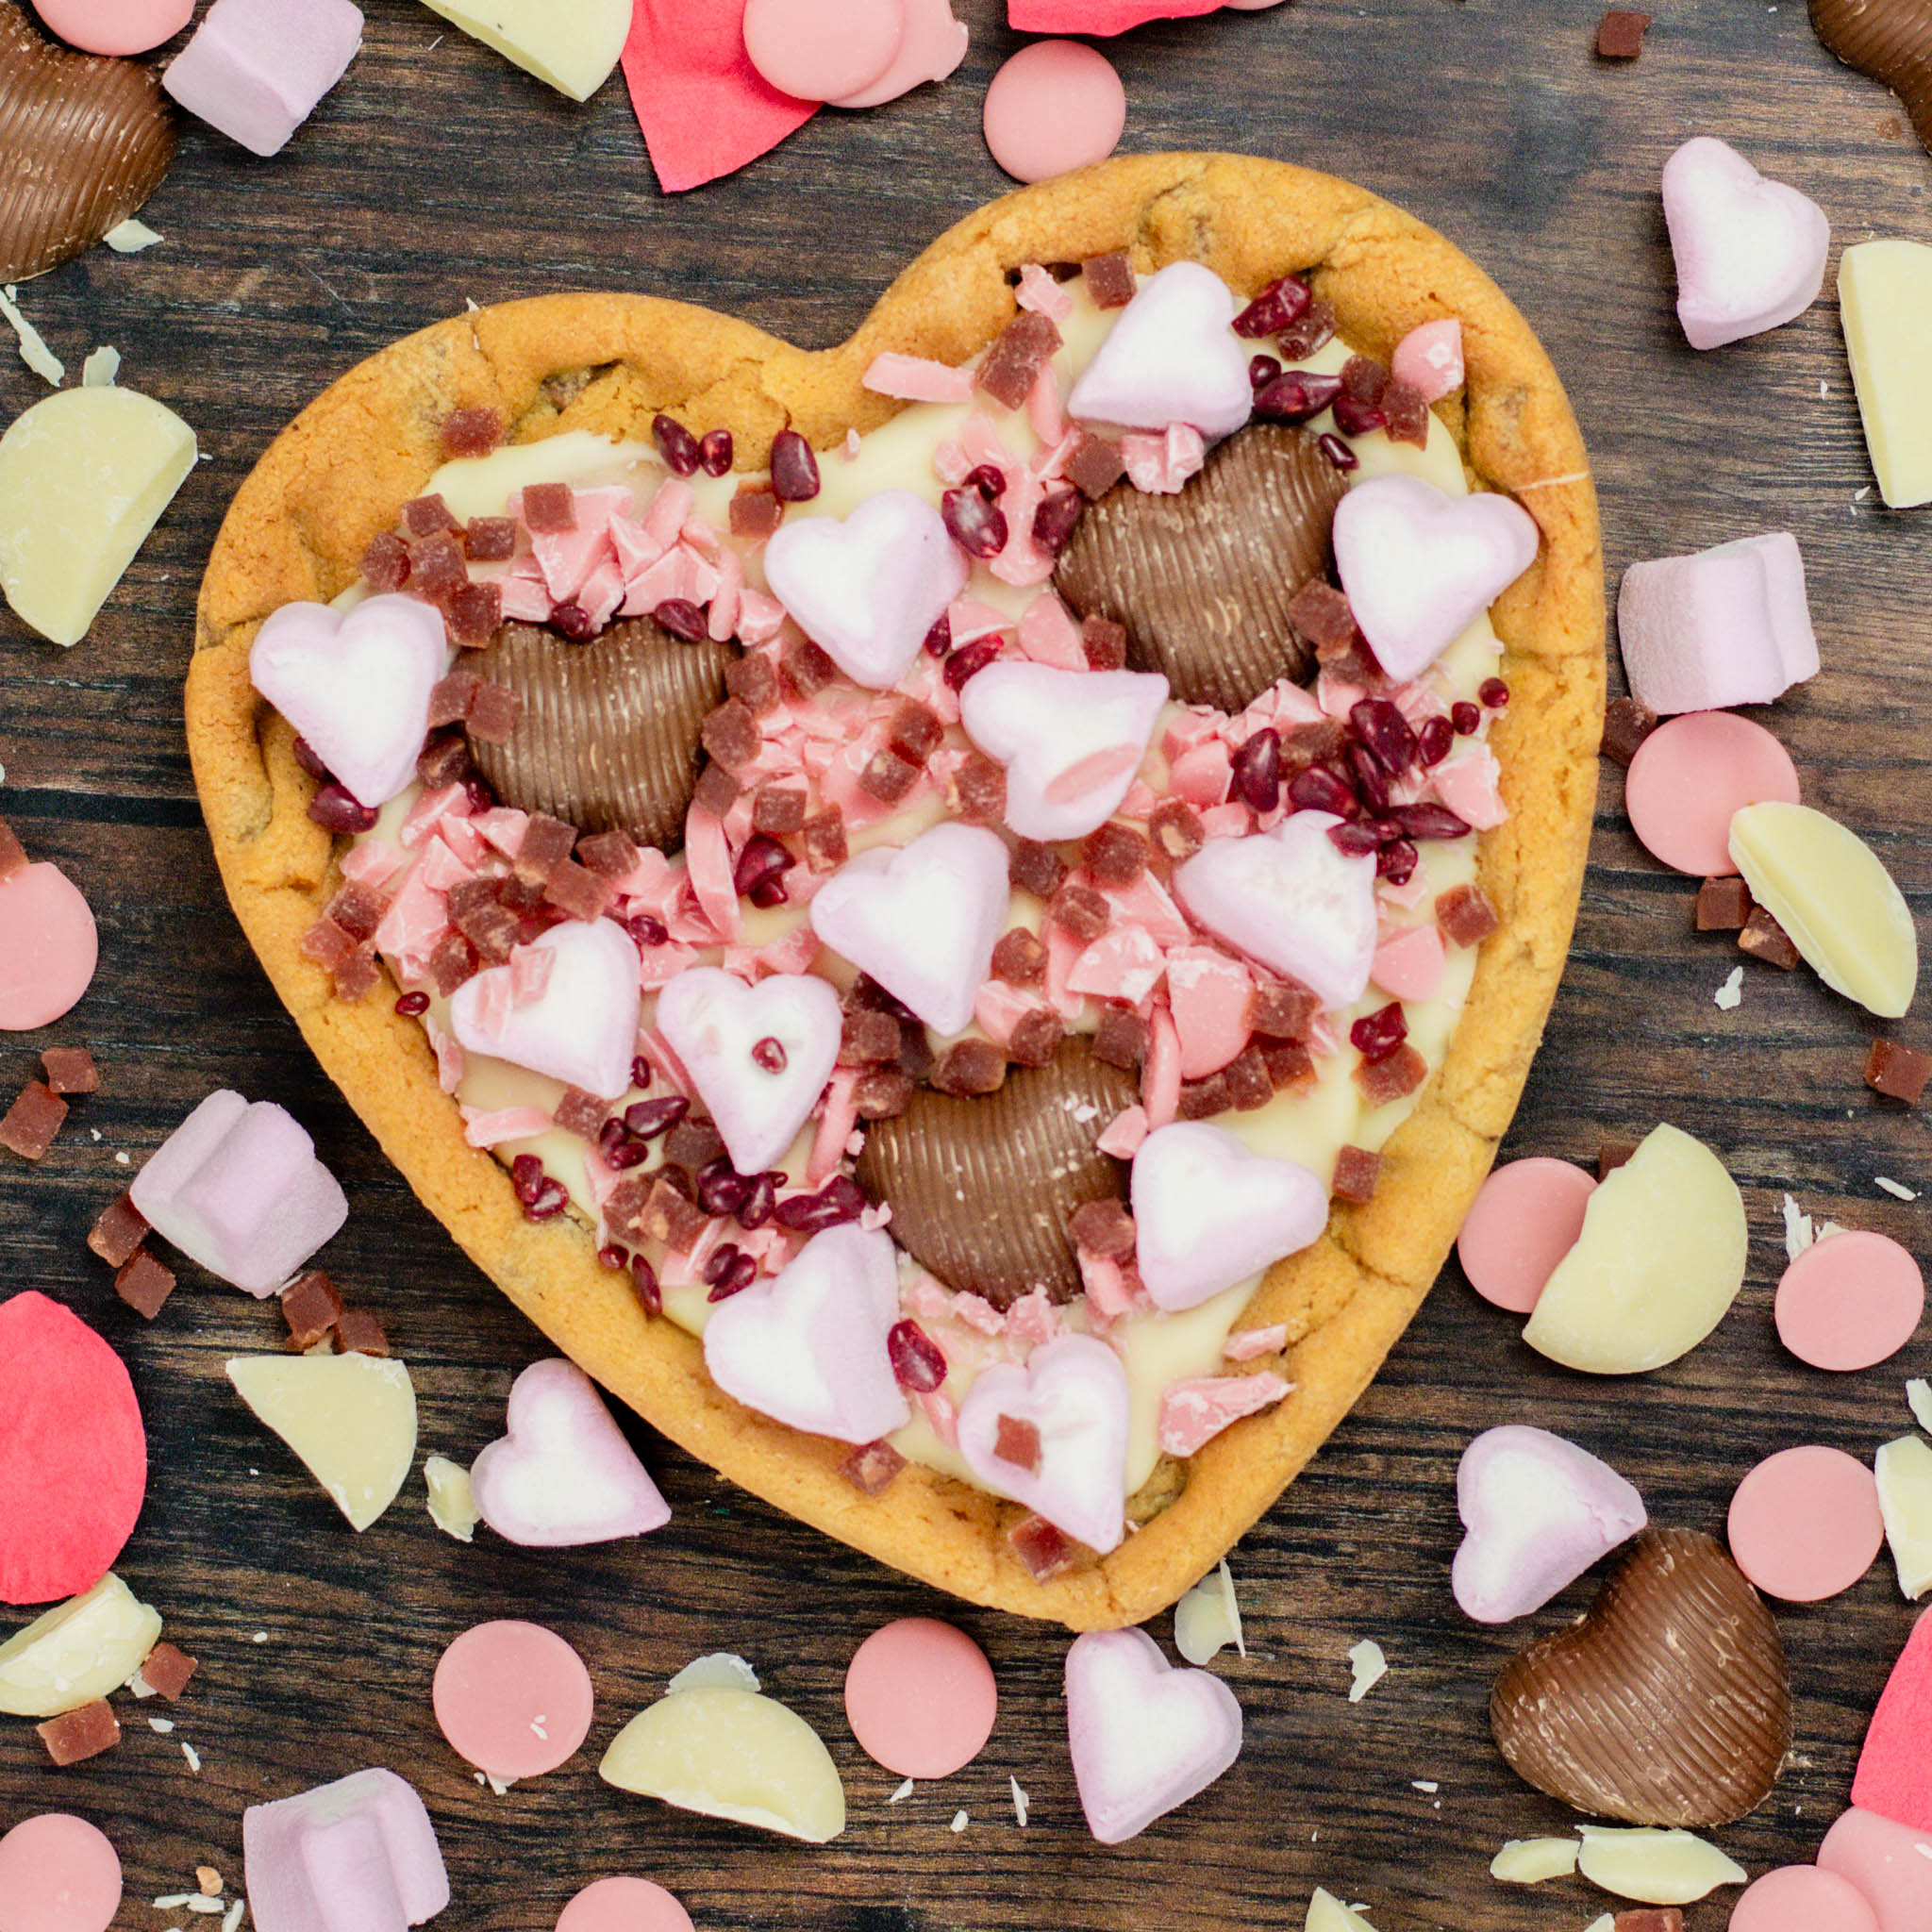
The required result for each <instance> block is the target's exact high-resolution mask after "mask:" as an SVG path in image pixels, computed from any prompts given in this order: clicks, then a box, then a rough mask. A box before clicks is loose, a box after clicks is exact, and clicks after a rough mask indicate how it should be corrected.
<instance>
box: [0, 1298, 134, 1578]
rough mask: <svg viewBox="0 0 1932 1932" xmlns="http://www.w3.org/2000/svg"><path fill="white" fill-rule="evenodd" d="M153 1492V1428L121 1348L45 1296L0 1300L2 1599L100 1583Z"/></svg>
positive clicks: (0, 1532)
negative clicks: (149, 1460) (150, 1453)
mask: <svg viewBox="0 0 1932 1932" xmlns="http://www.w3.org/2000/svg"><path fill="white" fill-rule="evenodd" d="M146 1491H147V1431H146V1430H145V1429H144V1428H143V1427H142V1421H141V1407H140V1405H139V1404H138V1403H137V1402H136V1401H135V1399H134V1385H133V1383H131V1382H130V1381H129V1380H128V1379H127V1370H126V1368H125V1366H124V1364H123V1363H122V1360H121V1357H119V1356H118V1355H116V1354H115V1353H114V1351H113V1350H112V1349H111V1348H109V1347H108V1344H107V1343H106V1342H105V1341H102V1340H101V1338H100V1337H99V1336H98V1335H96V1334H95V1333H94V1331H93V1330H92V1328H90V1327H89V1326H88V1325H87V1324H86V1323H85V1322H83V1321H82V1320H81V1319H80V1318H79V1317H78V1316H77V1315H74V1314H70V1313H69V1312H68V1310H67V1309H66V1308H64V1307H61V1306H60V1304H59V1303H58V1302H54V1301H49V1300H48V1299H47V1297H46V1296H45V1295H43V1294H37V1293H34V1292H32V1291H29V1292H27V1293H25V1294H17V1295H14V1296H13V1297H12V1298H11V1299H10V1300H8V1301H6V1302H0V1603H8V1604H44V1603H51V1602H52V1601H53V1600H54V1599H55V1598H57V1597H67V1596H75V1595H77V1594H78V1593H79V1592H80V1591H84V1590H92V1588H93V1586H94V1585H95V1584H97V1583H98V1582H99V1581H100V1580H101V1578H102V1577H103V1576H105V1575H106V1574H108V1570H109V1569H110V1568H111V1567H112V1565H113V1561H114V1558H115V1557H118V1556H119V1555H120V1554H121V1551H122V1548H123V1546H124V1545H125V1543H126V1541H127V1539H128V1537H129V1536H130V1535H131V1534H132V1533H133V1529H134V1522H135V1518H136V1517H138V1516H139V1515H140V1514H141V1504H142V1496H143V1495H145V1493H146Z"/></svg>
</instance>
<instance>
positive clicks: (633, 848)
mask: <svg viewBox="0 0 1932 1932" xmlns="http://www.w3.org/2000/svg"><path fill="white" fill-rule="evenodd" d="M639 857H640V855H639V852H638V848H637V845H636V844H635V842H634V841H632V839H631V836H630V834H629V833H628V832H592V833H591V836H590V837H589V838H588V839H579V840H578V841H577V860H578V862H579V863H580V864H582V865H584V866H586V867H588V868H589V870H591V872H593V873H595V874H598V876H599V877H601V878H607V879H621V878H624V877H625V876H626V875H627V874H630V873H632V872H635V871H636V870H637V863H638V858H639Z"/></svg>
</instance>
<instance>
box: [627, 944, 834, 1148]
mask: <svg viewBox="0 0 1932 1932" xmlns="http://www.w3.org/2000/svg"><path fill="white" fill-rule="evenodd" d="M843 1024H844V1022H843V1015H842V1014H841V1010H840V1007H839V995H838V994H837V993H836V992H834V991H832V989H831V988H830V987H829V986H827V985H826V984H825V982H824V980H823V979H815V978H813V977H812V976H811V975H810V974H801V973H781V974H774V976H773V977H772V978H770V979H766V980H763V981H761V982H760V983H759V984H758V985H757V986H746V985H745V983H744V982H743V981H742V980H741V979H739V978H737V977H736V976H735V975H733V974H729V973H723V972H720V971H719V970H718V968H717V967H715V966H691V967H687V968H686V969H685V971H684V972H682V973H680V974H678V975H677V977H676V978H675V979H674V980H673V981H672V982H671V983H670V985H668V986H667V987H666V988H665V989H664V991H662V992H660V993H659V994H658V1032H660V1033H661V1034H662V1035H663V1036H664V1038H665V1040H666V1041H668V1042H669V1043H670V1047H671V1050H672V1052H673V1053H675V1055H676V1056H677V1058H679V1059H680V1060H682V1061H683V1062H684V1069H685V1072H686V1073H688V1074H690V1075H691V1084H692V1085H693V1086H694V1087H696V1089H697V1091H698V1098H699V1099H700V1100H702V1101H703V1102H704V1103H705V1105H706V1107H707V1108H709V1109H710V1115H711V1121H712V1124H714V1125H715V1126H716V1127H717V1129H718V1132H719V1133H720V1134H721V1135H722V1136H723V1137H724V1150H725V1152H726V1153H727V1154H729V1155H730V1157H731V1164H732V1166H733V1167H735V1168H736V1169H737V1170H738V1171H739V1173H740V1174H762V1173H764V1171H765V1170H766V1169H767V1168H772V1167H775V1166H777V1164H778V1163H779V1161H781V1160H782V1159H783V1158H785V1154H786V1151H787V1150H788V1149H789V1148H790V1147H791V1143H792V1141H794V1140H795V1139H797V1136H798V1130H799V1128H800V1127H802V1126H804V1124H805V1122H806V1117H807V1116H808V1114H809V1113H810V1112H811V1110H812V1108H813V1107H815V1106H816V1105H817V1104H818V1098H819V1095H820V1094H821V1093H823V1092H824V1091H825V1082H826V1081H827V1080H829V1079H830V1078H831V1077H832V1068H833V1067H834V1066H835V1065H836V1064H837V1062H838V1058H839V1038H840V1033H841V1028H842V1026H843ZM773 1042H775V1043H776V1048H777V1051H776V1052H775V1053H774V1052H773V1051H772V1044H773ZM768 1062H769V1064H768Z"/></svg>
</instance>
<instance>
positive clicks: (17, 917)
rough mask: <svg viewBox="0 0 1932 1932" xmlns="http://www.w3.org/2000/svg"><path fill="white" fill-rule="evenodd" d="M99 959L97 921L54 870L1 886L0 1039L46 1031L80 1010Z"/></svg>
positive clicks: (42, 868) (32, 872)
mask: <svg viewBox="0 0 1932 1932" xmlns="http://www.w3.org/2000/svg"><path fill="white" fill-rule="evenodd" d="M100 957H101V939H100V934H99V933H98V932H96V931H95V929H94V916H93V914H92V912H90V911H89V910H88V904H87V901H86V900H85V899H83V898H82V897H81V895H80V888H79V887H78V886H76V885H75V883H74V881H73V880H72V879H70V878H69V877H68V876H67V874H65V873H64V872H62V871H61V870H60V868H59V867H58V865H29V866H24V867H22V869H21V870H20V871H19V872H16V873H12V874H8V876H7V877H6V878H4V879H0V1033H31V1032H32V1031H33V1030H34V1028H35V1027H36V1026H51V1025H52V1024H53V1023H54V1022H55V1021H56V1020H58V1018H59V1017H60V1016H61V1014H62V1013H64V1012H67V1011H68V1010H69V1009H70V1008H73V1007H75V1005H77V1004H78V1003H79V1000H80V996H81V994H82V993H84V992H85V991H87V990H88V988H89V986H90V985H91V984H92V981H93V976H94V968H95V966H96V965H98V964H99V962H100Z"/></svg>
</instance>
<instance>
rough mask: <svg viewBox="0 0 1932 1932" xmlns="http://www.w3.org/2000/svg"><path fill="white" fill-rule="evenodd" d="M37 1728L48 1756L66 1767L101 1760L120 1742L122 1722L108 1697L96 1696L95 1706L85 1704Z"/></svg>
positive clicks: (36, 1726) (37, 1725)
mask: <svg viewBox="0 0 1932 1932" xmlns="http://www.w3.org/2000/svg"><path fill="white" fill-rule="evenodd" d="M34 1729H35V1731H36V1732H37V1733H38V1734H39V1736H40V1740H41V1742H42V1744H44V1745H45V1746H46V1747H47V1756H48V1757H51V1758H52V1759H53V1760H54V1762H55V1763H56V1764H58V1765H61V1766H63V1767H64V1766H66V1765H69V1764H79V1763H81V1762H82V1761H83V1760H85V1759H87V1758H89V1757H99V1756H100V1755H101V1753H102V1752H103V1751H111V1750H112V1749H113V1748H114V1746H115V1745H116V1744H118V1743H119V1742H120V1741H121V1720H120V1719H119V1718H117V1717H116V1716H115V1715H114V1712H113V1710H112V1708H111V1707H109V1705H108V1700H107V1699H106V1698H105V1697H96V1698H95V1699H94V1700H93V1702H92V1704H83V1705H82V1706H81V1707H79V1708H78V1709H77V1710H70V1711H65V1712H63V1713H62V1714H61V1715H60V1716H59V1717H50V1718H49V1719H48V1720H47V1722H46V1723H45V1724H36V1725H35V1726H34Z"/></svg>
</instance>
